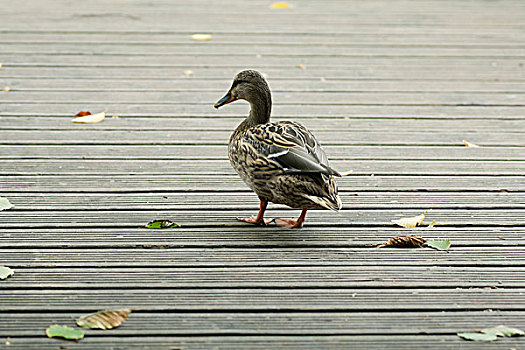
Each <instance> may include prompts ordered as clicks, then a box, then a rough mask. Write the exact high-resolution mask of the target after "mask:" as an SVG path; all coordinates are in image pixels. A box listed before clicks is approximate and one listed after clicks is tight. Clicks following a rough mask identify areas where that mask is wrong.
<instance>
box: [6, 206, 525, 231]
mask: <svg viewBox="0 0 525 350" xmlns="http://www.w3.org/2000/svg"><path fill="white" fill-rule="evenodd" d="M255 214H256V212H255V210H241V209H237V210H160V209H157V210H151V211H149V210H148V211H146V210H118V211H114V210H67V211H56V210H46V211H32V210H30V211H21V210H16V207H15V209H11V210H9V211H2V212H0V228H16V227H26V228H52V227H54V228H60V227H78V228H81V227H98V226H103V227H107V228H110V227H120V228H126V227H127V228H133V227H135V228H136V227H143V226H144V225H145V224H147V223H148V222H149V221H151V220H152V219H154V218H169V219H171V220H172V221H175V222H177V223H179V224H180V225H184V226H189V227H205V226H242V225H246V224H244V223H241V222H236V221H235V218H236V217H249V216H251V215H255ZM419 214H421V209H416V210H414V209H391V210H384V209H383V210H381V209H377V210H375V209H374V210H367V209H361V210H352V209H351V208H347V209H344V210H342V211H340V212H339V213H334V212H329V211H327V210H326V211H320V210H310V211H309V213H308V216H307V220H306V223H307V225H308V224H310V225H320V226H327V225H331V226H347V225H350V226H354V225H358V226H370V225H373V226H385V225H386V226H393V224H392V222H391V220H393V219H399V218H402V217H408V216H415V215H419ZM297 215H299V211H298V210H297V209H296V210H291V209H290V210H282V209H276V210H274V209H270V210H267V214H266V216H267V217H285V218H286V217H291V216H297ZM427 220H436V221H437V222H439V224H440V225H444V226H465V225H466V226H480V225H481V226H491V225H494V226H523V225H525V209H514V208H509V209H477V210H466V209H433V210H432V211H430V212H429V213H427ZM290 230H291V229H290ZM291 231H292V232H293V231H294V230H291Z"/></svg>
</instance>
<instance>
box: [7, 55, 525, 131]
mask: <svg viewBox="0 0 525 350" xmlns="http://www.w3.org/2000/svg"><path fill="white" fill-rule="evenodd" d="M50 55H52V54H50ZM33 56H34V55H32V54H28V53H27V54H24V57H33ZM16 57H20V56H18V55H17V56H16ZM49 57H51V58H48V56H46V57H42V59H41V60H42V61H49V60H50V59H52V57H54V56H49ZM59 57H62V56H59ZM63 57H70V55H65V56H63ZM80 57H82V56H80ZM97 57H102V58H103V57H105V56H90V57H89V59H90V60H94V59H96V58H97ZM108 57H109V58H112V57H113V56H108ZM139 58H140V60H148V59H149V58H143V57H139ZM0 59H2V61H3V62H5V61H6V60H9V58H6V56H5V55H2V53H1V52H0ZM165 59H166V60H167V61H169V62H173V58H171V57H166V58H165ZM184 59H186V60H188V61H191V63H192V64H195V61H196V60H198V59H199V57H195V56H189V57H187V58H184V57H179V58H178V59H177V62H180V61H181V60H184ZM208 59H209V58H206V60H208ZM238 59H239V60H241V59H242V57H239V58H238ZM268 59H271V57H270V58H268ZM283 59H285V58H279V62H281V60H283ZM118 60H119V61H126V60H128V61H131V62H133V61H132V60H131V58H127V59H126V57H119V58H118ZM305 60H306V61H307V62H308V59H305ZM370 60H371V59H370V58H368V59H367V62H369V61H370ZM428 60H429V59H428V58H425V59H420V61H422V62H423V63H425V64H428ZM466 61H467V62H468V64H472V61H471V60H466ZM490 61H493V60H490ZM296 62H297V60H296V59H293V63H294V64H296ZM417 62H418V61H417V60H415V59H412V60H410V61H408V62H407V63H406V64H407V65H410V64H412V65H413V64H417ZM386 63H389V64H392V63H391V62H390V60H385V59H382V60H380V61H379V63H378V64H386ZM246 64H249V62H247V63H246ZM486 64H490V62H487V63H486ZM517 64H518V65H519V63H517ZM1 79H2V81H3V82H5V83H6V84H7V85H9V86H10V88H11V91H13V92H16V91H65V92H67V91H71V90H73V89H74V90H75V91H159V92H182V91H186V92H201V91H206V92H218V91H220V90H221V89H224V87H225V86H226V87H227V86H228V85H229V84H231V81H230V80H229V79H227V78H226V77H222V78H215V79H214V78H209V77H208V76H206V75H203V76H201V77H198V76H193V77H186V76H185V75H184V72H179V73H178V74H174V75H172V76H169V77H149V78H134V77H122V78H120V79H99V78H92V77H91V76H84V77H79V78H78V79H68V78H60V77H43V76H37V75H36V76H34V77H13V76H11V75H8V74H2V78H1ZM268 83H269V84H270V86H271V89H272V91H273V92H274V93H279V94H281V93H282V94H284V93H286V92H302V93H310V94H314V93H317V92H332V91H337V92H347V93H352V92H361V93H363V92H371V93H373V92H381V91H383V92H392V91H396V92H398V93H401V92H404V93H407V94H408V93H415V92H422V91H424V92H430V91H441V92H455V91H463V92H492V93H494V94H496V93H497V94H512V93H513V92H519V93H522V92H523V91H524V90H525V81H522V82H519V81H514V80H512V81H507V80H505V81H494V80H486V81H483V83H482V84H480V80H479V79H478V80H476V79H475V77H472V78H470V79H468V80H461V84H458V80H457V79H453V78H450V79H448V80H447V79H446V78H439V77H433V78H429V79H427V80H424V79H403V78H399V79H390V80H389V79H378V80H372V79H366V78H362V79H360V78H355V79H346V80H345V79H341V78H337V79H335V78H334V79H326V78H325V79H324V80H322V79H320V78H315V77H312V78H310V79H308V78H302V79H283V78H279V77H272V78H271V79H270V78H269V79H268ZM438 125H439V124H438ZM473 126H474V125H473Z"/></svg>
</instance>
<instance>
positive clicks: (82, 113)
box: [75, 111, 91, 118]
mask: <svg viewBox="0 0 525 350" xmlns="http://www.w3.org/2000/svg"><path fill="white" fill-rule="evenodd" d="M86 115H91V112H90V111H80V112H78V113H77V114H75V117H77V118H78V117H85V116H86Z"/></svg>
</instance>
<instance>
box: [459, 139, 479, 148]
mask: <svg viewBox="0 0 525 350" xmlns="http://www.w3.org/2000/svg"><path fill="white" fill-rule="evenodd" d="M463 143H464V144H465V147H474V148H475V147H479V146H478V145H476V144H475V143H472V142H468V141H467V140H463Z"/></svg>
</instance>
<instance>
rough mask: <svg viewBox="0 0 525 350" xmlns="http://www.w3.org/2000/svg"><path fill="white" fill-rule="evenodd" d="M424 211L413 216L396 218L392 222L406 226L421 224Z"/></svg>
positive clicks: (423, 218)
mask: <svg viewBox="0 0 525 350" xmlns="http://www.w3.org/2000/svg"><path fill="white" fill-rule="evenodd" d="M425 213H426V212H424V213H423V214H421V215H418V216H413V217H410V218H401V219H398V220H392V222H393V223H394V224H396V225H399V226H402V227H406V228H410V227H417V226H421V224H422V223H423V220H425Z"/></svg>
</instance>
